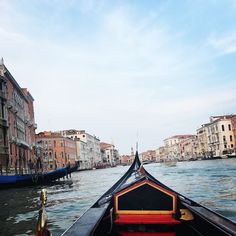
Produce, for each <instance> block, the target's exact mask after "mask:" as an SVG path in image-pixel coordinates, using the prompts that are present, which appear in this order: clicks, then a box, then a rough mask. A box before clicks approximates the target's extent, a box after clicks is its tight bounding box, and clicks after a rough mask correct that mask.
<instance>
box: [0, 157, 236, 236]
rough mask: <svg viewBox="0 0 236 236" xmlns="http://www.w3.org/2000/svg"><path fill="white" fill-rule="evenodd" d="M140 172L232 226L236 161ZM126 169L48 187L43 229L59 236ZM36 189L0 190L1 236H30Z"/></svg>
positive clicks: (92, 173) (184, 164)
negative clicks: (206, 208)
mask: <svg viewBox="0 0 236 236" xmlns="http://www.w3.org/2000/svg"><path fill="white" fill-rule="evenodd" d="M145 168H146V169H147V171H148V172H150V173H151V174H152V175H153V176H154V177H156V178H157V179H158V180H160V181H161V182H162V183H164V184H166V185H167V186H169V187H171V188H173V189H174V190H176V191H177V192H179V193H181V194H183V195H185V196H186V197H189V198H191V199H193V200H195V201H197V202H199V203H201V204H203V205H205V206H207V207H209V208H211V209H213V210H216V211H217V212H219V213H220V214H222V215H225V216H226V217H229V218H230V219H232V220H234V221H236V159H226V160H211V161H195V162H180V163H177V165H176V166H171V167H168V166H166V165H163V164H149V165H145ZM127 169H128V167H123V166H120V167H116V168H109V169H103V170H93V171H84V172H77V173H73V174H72V179H71V180H66V181H63V182H58V183H57V184H55V185H50V186H47V190H48V204H47V208H46V209H47V213H48V218H49V223H48V227H49V228H50V230H52V233H53V236H57V235H60V234H61V233H62V232H63V231H64V230H65V229H66V228H67V227H69V226H70V225H71V224H72V223H73V222H74V221H75V219H76V218H78V217H79V216H80V215H81V214H83V212H85V210H86V209H88V208H89V207H90V206H91V205H92V204H93V203H94V202H95V201H96V200H97V199H98V198H99V197H100V196H101V194H102V193H104V192H105V191H106V190H107V189H108V188H109V187H111V186H112V185H113V184H114V182H115V181H117V180H118V179H119V178H120V177H121V176H122V175H123V174H124V173H125V171H126V170H127ZM40 191H41V187H37V188H35V187H34V188H33V187H32V188H19V189H9V190H3V191H1V194H0V203H1V211H0V225H1V228H0V235H4V236H7V235H33V234H34V231H35V225H36V220H37V213H38V209H39V204H40V203H39V194H40Z"/></svg>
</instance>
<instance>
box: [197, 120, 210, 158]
mask: <svg viewBox="0 0 236 236" xmlns="http://www.w3.org/2000/svg"><path fill="white" fill-rule="evenodd" d="M208 125H209V124H203V125H202V126H201V127H200V128H199V129H197V156H198V157H200V158H206V157H207V156H209V152H208V142H207V137H208V128H207V127H208Z"/></svg>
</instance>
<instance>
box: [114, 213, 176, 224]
mask: <svg viewBox="0 0 236 236" xmlns="http://www.w3.org/2000/svg"><path fill="white" fill-rule="evenodd" d="M115 223H116V224H119V225H122V224H162V225H176V224H180V221H178V220H176V219H174V218H173V217H172V215H149V214H147V215H144V214H143V215H140V214H139V215H135V214H119V215H118V218H117V219H116V220H115Z"/></svg>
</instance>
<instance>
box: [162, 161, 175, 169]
mask: <svg viewBox="0 0 236 236" xmlns="http://www.w3.org/2000/svg"><path fill="white" fill-rule="evenodd" d="M163 164H164V165H165V166H168V167H174V166H176V165H177V160H176V159H165V160H164V161H163Z"/></svg>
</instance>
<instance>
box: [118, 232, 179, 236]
mask: <svg viewBox="0 0 236 236" xmlns="http://www.w3.org/2000/svg"><path fill="white" fill-rule="evenodd" d="M119 235H120V236H175V235H176V233H174V232H158V233H155V232H148V233H145V232H121V233H119Z"/></svg>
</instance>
